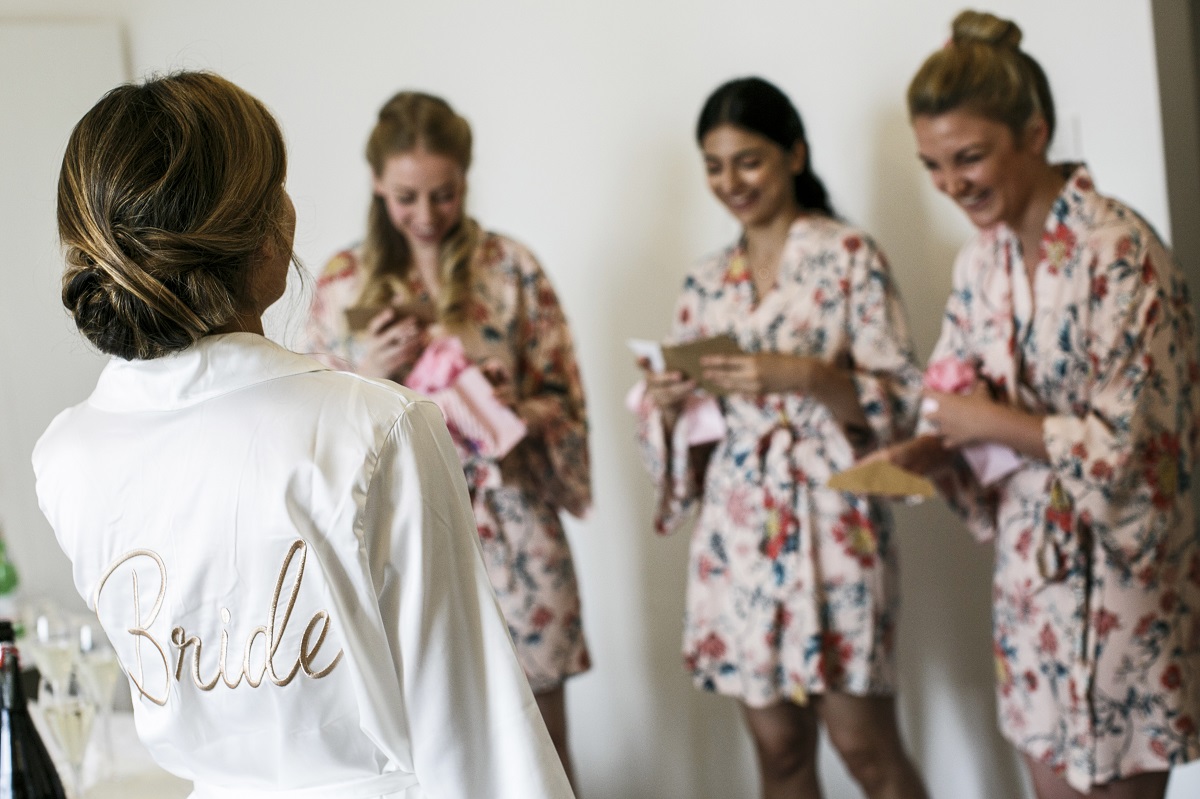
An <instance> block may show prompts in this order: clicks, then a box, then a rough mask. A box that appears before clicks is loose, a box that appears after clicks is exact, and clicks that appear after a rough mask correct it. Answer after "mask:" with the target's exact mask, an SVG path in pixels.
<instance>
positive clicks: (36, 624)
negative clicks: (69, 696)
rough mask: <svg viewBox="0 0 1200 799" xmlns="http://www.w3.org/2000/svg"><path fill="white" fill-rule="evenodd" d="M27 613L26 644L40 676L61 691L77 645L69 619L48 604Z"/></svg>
mask: <svg viewBox="0 0 1200 799" xmlns="http://www.w3.org/2000/svg"><path fill="white" fill-rule="evenodd" d="M31 615H32V623H31V624H30V627H31V629H30V630H27V632H26V638H27V644H26V646H27V647H28V649H29V650H30V655H32V656H33V663H34V665H35V666H37V670H38V672H39V673H40V674H41V675H42V679H43V680H45V681H46V682H48V683H49V684H50V687H51V688H52V689H54V690H55V691H57V692H60V693H61V692H63V691H65V690H66V688H67V684H68V683H69V682H70V679H71V665H72V662H73V661H74V659H75V650H76V648H77V647H78V644H77V643H76V636H75V633H74V631H73V630H72V627H71V621H70V619H69V618H68V617H67V615H66V614H65V613H63V612H62V610H60V609H59V608H57V607H55V606H54V605H50V604H46V605H43V606H41V607H39V608H36V609H35V610H34V612H33V613H32V614H31Z"/></svg>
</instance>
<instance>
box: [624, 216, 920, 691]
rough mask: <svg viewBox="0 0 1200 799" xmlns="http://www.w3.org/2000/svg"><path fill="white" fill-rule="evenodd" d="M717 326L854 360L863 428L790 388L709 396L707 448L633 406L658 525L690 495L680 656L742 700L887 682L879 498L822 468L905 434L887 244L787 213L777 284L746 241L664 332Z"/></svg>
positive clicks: (668, 525)
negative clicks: (716, 407)
mask: <svg viewBox="0 0 1200 799" xmlns="http://www.w3.org/2000/svg"><path fill="white" fill-rule="evenodd" d="M717 334H729V335H731V336H733V337H734V338H736V339H737V341H738V343H739V345H740V346H741V348H742V349H743V350H745V351H747V352H782V353H788V354H793V355H805V356H815V357H819V358H823V359H825V360H827V361H829V362H834V363H838V364H840V365H842V366H844V367H846V368H848V369H850V370H851V373H852V374H853V376H854V381H855V384H856V386H857V388H858V395H859V400H860V403H861V405H862V409H863V412H864V415H865V417H866V419H867V427H866V428H865V429H862V430H850V431H847V430H844V429H843V428H842V427H841V426H840V425H839V424H838V423H837V422H836V421H835V419H834V417H833V415H832V414H831V413H830V412H829V411H828V409H826V408H825V407H824V406H823V405H821V404H819V403H818V402H816V401H815V400H813V399H811V398H809V397H807V396H804V395H800V394H767V395H764V396H762V397H751V396H743V395H731V396H727V397H722V398H721V399H720V405H721V409H722V413H723V414H724V417H725V422H726V425H727V431H726V434H725V437H724V438H723V439H722V440H721V441H720V442H718V443H717V444H716V446H715V448H714V449H712V452H711V455H710V456H708V455H706V450H705V449H704V448H690V449H689V447H688V446H687V444H686V441H687V431H686V430H684V429H683V427H684V424H685V422H684V421H682V420H681V422H680V423H678V424H676V426H675V428H674V430H673V433H672V443H671V446H670V447H668V446H667V444H668V442H667V441H666V440H665V437H664V433H663V428H662V423H661V420H660V418H659V415H658V413H657V411H656V410H655V409H654V408H653V406H652V405H650V403H649V402H648V401H645V400H643V402H642V403H641V405H640V406H639V408H638V423H639V425H638V426H639V430H638V435H639V442H640V448H641V453H642V456H643V460H644V461H645V463H646V465H647V467H648V468H649V470H650V472H651V475H652V476H653V479H654V480H655V482H656V484H657V486H658V488H659V504H658V510H657V513H656V517H655V525H656V528H657V530H658V531H659V532H660V533H666V532H669V531H671V530H673V529H674V528H676V527H677V526H679V525H680V524H681V522H682V521H683V520H684V519H685V518H687V517H689V516H690V512H691V511H692V510H694V509H698V511H699V516H698V518H697V520H696V524H695V527H694V529H693V532H692V544H691V554H690V559H689V566H688V569H689V571H688V596H687V613H686V619H685V623H684V633H683V656H684V661H685V664H686V667H687V669H688V670H689V671H690V672H691V674H692V677H693V680H694V682H695V684H696V685H697V686H698V687H700V688H702V689H706V690H711V691H717V692H719V693H722V694H728V695H732V696H735V697H738V698H739V699H741V700H742V701H743V702H745V703H746V704H748V705H751V706H754V707H763V706H766V705H769V704H772V703H774V702H776V701H779V700H780V699H786V700H791V701H793V702H796V703H798V704H804V703H805V702H806V701H807V697H808V696H809V695H810V694H817V693H823V692H826V691H841V692H847V693H852V694H860V695H863V694H889V693H891V692H892V691H893V688H894V683H895V676H894V668H893V640H892V637H893V631H894V628H895V620H896V610H897V595H896V573H895V572H896V552H895V549H894V546H893V542H892V522H891V518H890V516H889V514H888V512H887V509H886V507H885V506H883V505H881V504H879V503H877V502H874V501H870V500H867V499H865V498H863V497H857V496H854V495H851V494H846V493H842V492H839V491H835V490H832V489H829V488H827V487H826V486H825V482H826V480H827V479H828V478H829V477H830V476H831V475H832V474H834V473H836V472H839V471H841V470H843V469H845V468H847V467H849V466H851V465H852V464H853V463H854V461H855V459H856V458H857V457H859V456H861V455H862V454H864V453H865V452H866V451H867V450H869V449H871V448H873V447H877V446H881V445H884V444H887V443H890V442H893V441H896V440H898V439H901V438H904V437H906V436H907V435H909V434H910V433H911V432H912V425H913V423H914V422H915V413H916V404H917V399H918V396H919V393H920V385H921V374H920V372H919V371H918V369H917V368H916V366H915V364H914V360H913V353H912V347H911V343H910V341H909V335H908V330H907V323H906V321H905V319H904V314H903V309H902V306H901V303H900V300H899V297H898V294H897V292H896V288H895V285H894V284H893V282H892V279H891V276H890V273H889V270H888V266H887V263H886V261H885V259H884V257H883V254H882V253H881V252H880V250H879V249H878V248H877V247H876V246H875V244H874V242H873V241H872V240H871V239H870V238H869V237H868V236H866V235H864V234H863V233H861V232H859V231H856V230H854V229H852V228H849V227H847V226H845V225H843V224H841V223H839V222H836V221H834V220H831V219H828V218H825V217H820V216H803V217H801V218H799V219H798V220H797V221H796V222H795V223H794V224H793V225H792V227H791V229H790V231H789V234H788V241H787V244H786V247H785V250H784V254H783V257H782V261H781V266H780V271H779V276H778V279H777V282H776V284H775V286H774V288H772V289H771V290H770V291H768V292H766V293H765V294H764V295H763V296H762V297H761V298H759V297H757V296H756V292H755V288H754V284H753V282H752V281H751V277H750V273H749V270H748V268H747V262H746V256H745V252H744V250H743V248H742V247H741V245H735V246H733V247H731V248H729V249H728V250H726V251H724V252H722V253H720V254H719V255H717V256H716V257H714V258H712V259H710V260H708V261H707V262H705V263H703V264H702V265H701V266H700V267H699V268H698V269H696V270H695V271H694V272H693V273H692V274H691V275H689V276H688V278H687V280H686V282H685V284H684V288H683V293H682V296H681V297H680V299H679V302H678V305H677V308H676V313H675V319H674V326H673V330H672V333H671V339H672V340H674V341H677V342H682V341H687V340H691V339H696V338H701V337H705V336H712V335H717Z"/></svg>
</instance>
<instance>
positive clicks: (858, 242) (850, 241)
mask: <svg viewBox="0 0 1200 799" xmlns="http://www.w3.org/2000/svg"><path fill="white" fill-rule="evenodd" d="M842 245H843V246H844V247H845V248H846V252H848V253H850V254H852V255H853V254H854V253H856V252H858V248H859V247H861V246H862V239H860V238H859V237H858V236H847V237H846V240H845V241H843V242H842Z"/></svg>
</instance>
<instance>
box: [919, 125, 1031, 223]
mask: <svg viewBox="0 0 1200 799" xmlns="http://www.w3.org/2000/svg"><path fill="white" fill-rule="evenodd" d="M912 127H913V132H914V133H915V134H916V139H917V151H918V154H919V156H920V158H921V163H923V164H924V165H925V169H926V170H927V171H928V172H929V176H930V178H932V180H933V185H934V186H936V187H937V189H938V191H940V192H942V193H943V194H945V195H946V196H947V197H949V198H950V199H952V200H954V202H956V203H958V206H959V207H960V208H962V210H963V212H964V213H965V214H966V215H967V218H968V219H970V220H971V222H972V223H973V224H974V225H975V226H976V227H978V228H989V227H992V226H994V225H997V224H1000V223H1004V224H1006V225H1008V226H1009V227H1011V228H1013V229H1014V230H1015V229H1019V227H1020V222H1021V220H1022V218H1023V216H1024V214H1025V211H1026V209H1027V208H1028V207H1029V203H1030V201H1031V199H1032V197H1033V193H1034V186H1035V183H1036V178H1037V175H1038V174H1039V170H1040V169H1043V168H1044V166H1045V156H1044V150H1045V135H1044V127H1033V128H1031V129H1030V130H1029V131H1028V132H1027V134H1026V135H1025V136H1024V137H1022V138H1023V141H1018V139H1017V137H1016V136H1014V135H1013V132H1012V130H1011V129H1010V128H1009V127H1008V126H1007V125H1005V124H1004V123H1002V122H997V121H995V120H992V119H988V118H986V117H983V116H980V115H979V114H976V113H972V112H971V111H968V110H965V109H954V110H951V111H947V112H945V113H942V114H938V115H937V116H926V115H921V116H916V117H914V118H913V120H912Z"/></svg>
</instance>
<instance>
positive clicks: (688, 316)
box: [679, 305, 692, 325]
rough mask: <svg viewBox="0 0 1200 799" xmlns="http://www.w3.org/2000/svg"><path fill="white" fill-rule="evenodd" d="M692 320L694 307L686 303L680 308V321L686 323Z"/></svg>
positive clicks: (682, 323)
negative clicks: (689, 306)
mask: <svg viewBox="0 0 1200 799" xmlns="http://www.w3.org/2000/svg"><path fill="white" fill-rule="evenodd" d="M691 320H692V309H691V308H688V307H687V306H686V305H685V306H684V307H682V308H680V309H679V323H680V324H681V325H686V324H687V323H688V322H690V321H691Z"/></svg>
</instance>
